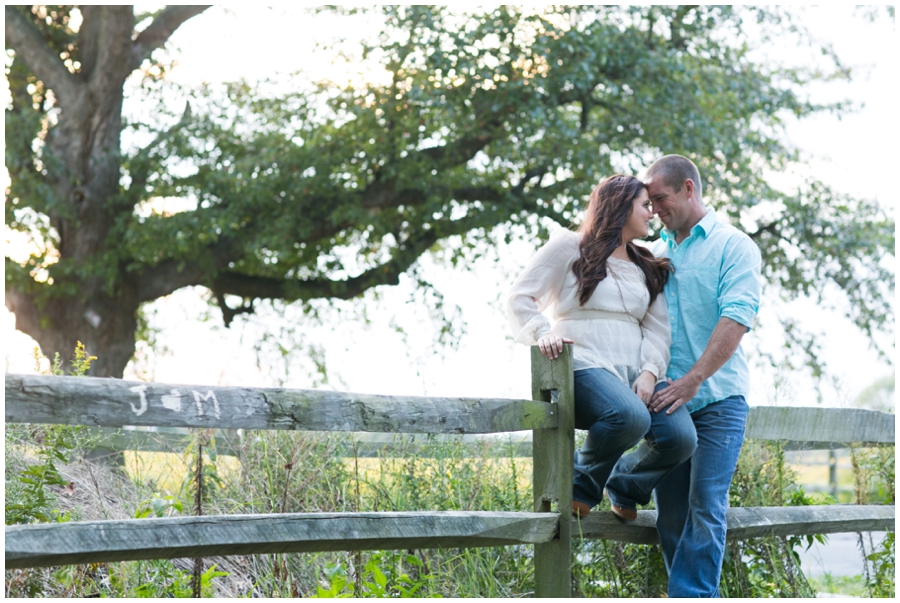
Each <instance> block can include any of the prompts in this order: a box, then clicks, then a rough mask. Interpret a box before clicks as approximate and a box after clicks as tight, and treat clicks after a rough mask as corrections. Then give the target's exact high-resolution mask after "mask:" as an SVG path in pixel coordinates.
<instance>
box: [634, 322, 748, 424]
mask: <svg viewBox="0 0 900 603" xmlns="http://www.w3.org/2000/svg"><path fill="white" fill-rule="evenodd" d="M746 332H747V327H745V326H744V325H742V324H741V323H739V322H736V321H734V320H732V319H731V318H728V317H726V316H723V317H722V318H720V319H719V322H718V323H716V328H715V329H713V333H712V336H711V337H710V338H709V343H708V344H706V349H705V350H704V351H703V355H702V356H700V359H699V360H698V361H697V363H696V364H694V366H692V367H691V370H689V371H688V372H687V374H686V375H685V376H684V377H682V378H681V379H676V380H675V381H671V380H670V381H669V386H668V387H667V388H665V389H663V390H660V391H658V392H657V393H655V394H654V395H653V398H652V399H651V400H650V404H649V405H648V406H647V408H649V409H650V410H651V411H652V412H659V411H661V410H662V409H664V408H666V407H667V406H668V407H669V410H667V411H666V414H672V413H673V412H675V409H676V408H678V407H679V406H681V405H682V404H684V403H686V402H690V401H691V400H692V399H693V397H694V396H696V395H697V390H699V389H700V386H701V385H702V384H703V382H704V381H706V380H707V379H709V378H710V377H711V376H713V374H715V372H716V371H717V370H719V369H720V368H722V365H724V364H725V363H726V362H728V359H729V358H731V357H732V356H733V355H734V353H735V352H736V351H737V349H738V346H739V345H740V344H741V338H742V337H743V336H744V333H746Z"/></svg>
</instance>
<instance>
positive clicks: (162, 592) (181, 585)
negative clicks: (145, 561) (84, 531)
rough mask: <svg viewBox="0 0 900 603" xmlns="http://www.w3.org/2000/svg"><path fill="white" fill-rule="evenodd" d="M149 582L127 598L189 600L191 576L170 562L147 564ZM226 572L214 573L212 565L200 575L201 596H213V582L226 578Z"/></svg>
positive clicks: (190, 595) (159, 561)
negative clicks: (216, 579)
mask: <svg viewBox="0 0 900 603" xmlns="http://www.w3.org/2000/svg"><path fill="white" fill-rule="evenodd" d="M149 565H150V568H151V569H150V572H149V577H150V580H148V581H147V582H145V583H144V584H141V585H140V586H138V587H137V588H135V589H134V591H133V592H131V593H129V594H128V595H127V596H131V597H136V598H139V599H155V598H158V597H175V598H181V599H189V598H191V597H192V593H193V589H192V587H191V580H192V575H191V573H190V572H186V571H184V570H180V569H177V568H175V567H173V566H172V562H171V561H166V560H154V561H150V562H149ZM227 575H228V572H220V571H216V566H215V564H213V565H212V566H210V568H209V569H207V570H206V571H204V572H203V574H202V575H201V596H203V597H211V596H213V580H214V579H215V578H219V577H224V576H227Z"/></svg>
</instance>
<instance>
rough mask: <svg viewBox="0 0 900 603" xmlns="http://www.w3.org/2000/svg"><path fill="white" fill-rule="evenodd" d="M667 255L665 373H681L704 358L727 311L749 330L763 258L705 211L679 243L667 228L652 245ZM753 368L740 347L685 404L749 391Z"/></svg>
mask: <svg viewBox="0 0 900 603" xmlns="http://www.w3.org/2000/svg"><path fill="white" fill-rule="evenodd" d="M653 252H654V253H655V254H656V255H657V256H658V257H668V258H669V259H670V260H671V262H672V265H673V266H674V267H675V272H674V273H671V274H670V275H669V281H668V283H667V284H666V287H665V295H666V302H668V305H669V322H670V323H671V325H672V359H671V360H670V361H669V368H668V370H667V371H666V376H667V377H668V378H670V379H672V380H673V381H674V380H675V379H680V378H681V377H683V376H684V375H685V374H687V372H688V371H689V370H690V369H691V367H692V366H694V364H695V363H696V362H697V360H699V359H700V356H702V355H703V352H704V350H706V344H707V343H709V338H710V336H711V335H712V332H713V329H715V328H716V324H717V323H718V322H719V319H720V318H722V317H723V316H727V317H728V318H730V319H732V320H734V321H736V322H739V323H740V324H742V325H744V326H746V327H747V330H749V329H750V328H751V327H752V326H753V319H754V318H755V317H756V313H757V312H758V311H759V298H760V288H761V280H760V278H761V274H760V270H761V264H762V260H761V257H760V253H759V248H758V247H757V246H756V243H754V242H753V241H752V240H751V239H750V237H748V236H747V235H746V234H744V233H743V232H741V231H740V230H738V229H737V228H735V227H733V226H731V225H730V224H725V223H724V222H719V221H718V220H716V214H715V212H713V211H712V210H710V211H709V212H707V214H706V215H705V216H704V217H703V219H702V220H700V222H698V223H697V224H696V225H695V226H694V227H693V228H692V229H691V234H690V235H689V236H688V237H687V238H685V239H684V240H683V241H682V242H681V243H676V242H675V233H674V232H672V231H670V230H666V229H663V230H662V233H661V238H660V240H658V241H657V242H656V244H655V245H654V247H653ZM749 390H750V372H749V370H748V368H747V358H746V356H745V355H744V350H743V349H742V348H741V347H738V350H737V352H735V353H734V355H733V356H732V357H731V358H730V359H729V360H728V361H727V362H726V363H725V364H724V365H723V366H722V368H720V369H719V370H718V371H716V373H715V374H714V375H713V376H712V377H710V378H709V379H707V380H706V381H705V382H704V383H703V384H702V385H701V386H700V389H699V391H698V392H697V395H696V396H695V397H694V399H693V400H691V401H690V402H688V403H687V404H686V406H687V409H688V411H690V412H694V411H695V410H700V409H701V408H703V407H704V406H706V405H708V404H710V403H712V402H718V401H719V400H724V399H725V398H727V397H728V396H735V395H742V396H744V397H745V398H746V397H747V395H748V393H749Z"/></svg>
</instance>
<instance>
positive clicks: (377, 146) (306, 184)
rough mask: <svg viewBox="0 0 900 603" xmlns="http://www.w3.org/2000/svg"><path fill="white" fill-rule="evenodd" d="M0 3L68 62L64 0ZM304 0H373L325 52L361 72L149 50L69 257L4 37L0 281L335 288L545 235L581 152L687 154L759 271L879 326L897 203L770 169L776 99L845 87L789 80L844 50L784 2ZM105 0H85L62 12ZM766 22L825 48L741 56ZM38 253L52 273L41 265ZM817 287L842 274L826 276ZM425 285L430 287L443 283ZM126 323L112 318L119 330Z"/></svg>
mask: <svg viewBox="0 0 900 603" xmlns="http://www.w3.org/2000/svg"><path fill="white" fill-rule="evenodd" d="M15 10H17V11H19V13H20V14H22V15H25V16H26V17H27V19H28V21H29V23H32V24H33V25H34V27H36V28H38V31H40V32H41V35H42V36H44V38H45V41H46V43H47V45H48V47H49V49H50V51H51V54H53V55H57V54H60V53H62V54H60V56H63V55H64V60H70V61H71V65H70V66H68V67H67V68H69V69H70V70H72V71H76V70H77V69H78V67H77V65H76V63H77V62H78V60H79V58H85V57H83V56H82V54H86V53H88V49H87V48H83V47H82V44H83V40H81V39H80V38H79V37H78V35H77V32H75V31H73V30H72V28H71V24H70V13H72V12H73V11H74V9H73V8H72V7H46V8H44V7H41V6H36V7H26V8H19V9H15ZM323 11H328V12H335V13H339V14H343V13H362V14H363V16H364V17H365V18H366V19H367V20H368V23H369V24H370V27H369V31H370V32H371V33H370V34H369V35H367V36H366V37H365V38H364V39H363V40H359V41H357V43H346V42H345V43H341V42H335V43H334V44H332V45H331V46H330V47H328V48H327V49H325V50H323V51H322V52H323V53H327V54H328V55H329V56H327V57H323V58H325V59H327V58H330V57H331V56H334V55H338V54H343V56H346V57H349V59H350V60H351V61H355V62H357V63H358V64H359V65H360V68H359V69H360V72H362V73H368V74H370V76H369V77H367V79H366V81H363V82H358V83H355V84H353V85H348V84H345V83H344V82H332V81H323V82H308V81H300V80H299V79H295V80H290V81H289V80H288V79H286V78H279V81H278V82H257V83H250V82H235V83H231V84H227V85H224V86H219V87H215V86H204V87H201V88H198V89H196V90H183V89H179V88H177V87H176V86H173V85H169V84H168V83H167V82H166V81H165V77H164V74H165V69H161V68H159V66H158V65H156V64H153V65H152V68H147V73H155V74H157V75H156V76H153V77H149V76H148V77H149V79H150V80H152V81H151V82H149V83H147V82H145V84H146V85H143V86H142V87H141V88H140V92H139V94H140V95H141V96H140V98H134V97H131V98H129V99H128V100H127V102H126V104H125V107H126V109H125V114H126V120H125V121H126V122H127V130H126V132H125V135H124V136H123V137H122V138H123V140H130V141H134V142H133V144H131V145H129V146H128V147H127V148H124V149H111V150H110V151H109V153H110V155H109V156H108V157H107V159H109V161H112V162H114V163H115V164H116V166H117V167H118V168H120V171H121V173H122V178H121V182H119V183H116V186H115V187H114V188H115V189H116V190H115V191H113V192H112V193H110V196H109V198H108V199H104V200H100V201H99V202H100V203H104V204H105V205H104V207H105V208H106V211H107V214H106V217H108V218H109V220H108V221H107V222H106V223H105V224H107V225H106V226H103V228H104V230H103V232H98V233H95V234H96V236H94V237H93V238H92V240H99V241H107V242H108V243H107V244H105V245H104V246H101V248H100V249H98V250H96V251H95V252H92V254H91V255H90V257H88V258H84V257H80V256H79V257H75V256H72V255H71V254H69V253H68V251H67V250H65V249H62V250H58V249H56V248H55V247H56V246H57V244H58V233H57V232H56V230H58V227H57V226H55V225H57V224H59V223H62V222H64V223H65V224H67V225H68V224H70V222H68V221H69V220H74V218H75V217H76V216H75V209H73V207H74V206H73V205H72V203H70V202H69V201H68V200H67V199H63V198H60V196H59V194H58V192H57V191H55V190H53V189H52V187H50V186H49V185H48V184H47V183H48V182H57V181H62V180H64V179H67V178H69V176H68V174H70V173H76V169H75V167H74V166H71V165H65V164H64V162H63V160H62V159H60V158H54V157H53V156H52V153H50V152H49V150H48V148H49V146H50V145H49V144H44V141H46V140H52V139H53V135H54V134H56V133H59V132H62V131H63V130H64V129H65V127H67V126H66V123H65V120H66V119H68V118H69V115H68V114H66V113H65V112H63V113H62V114H61V115H60V116H59V120H60V121H59V122H58V123H57V122H55V121H54V120H53V119H51V115H50V113H49V112H50V111H54V110H55V107H54V106H53V104H52V103H51V102H50V101H49V100H48V98H49V97H48V91H47V90H46V89H45V87H44V85H43V83H42V82H41V81H40V79H39V78H37V77H36V76H34V74H32V73H31V71H30V70H29V69H27V68H26V67H25V62H23V60H22V59H23V58H27V57H20V56H19V55H15V56H14V57H13V58H12V60H11V65H10V67H9V68H8V79H9V81H10V92H11V96H12V99H13V102H12V109H11V111H9V112H7V118H6V119H7V122H6V123H7V145H6V149H7V150H6V153H7V155H6V165H7V166H8V168H9V170H10V178H11V181H12V184H11V187H10V189H9V193H8V203H7V204H6V212H7V218H6V223H7V224H8V225H9V227H10V228H13V229H17V230H21V231H27V232H28V233H30V236H31V237H32V238H33V239H34V240H35V242H36V244H37V249H38V250H39V251H38V252H36V255H35V256H34V257H32V258H29V259H28V260H27V261H26V262H24V263H20V262H12V261H7V270H6V275H7V289H8V290H11V291H15V292H17V293H18V292H23V293H27V294H28V295H29V296H31V297H30V298H29V299H33V300H34V302H35V304H37V305H40V304H41V303H43V302H45V301H46V300H48V299H50V298H54V297H55V298H60V297H66V298H68V297H71V298H77V299H81V298H82V297H81V296H82V295H85V296H87V295H94V294H97V295H100V294H103V295H108V296H111V297H116V296H119V297H117V298H116V301H115V303H113V304H112V305H113V306H114V307H124V304H125V302H126V301H128V302H129V303H131V300H134V299H137V298H138V297H139V295H138V294H137V293H136V291H137V290H138V289H136V287H139V285H141V284H143V283H147V282H153V283H156V284H157V285H155V286H156V288H155V289H153V290H154V291H158V292H159V295H165V294H167V293H170V292H171V291H173V290H174V289H177V288H179V287H183V286H190V285H201V286H204V287H207V288H208V289H210V290H211V292H212V295H211V296H210V298H209V299H210V302H211V303H213V304H215V305H217V306H218V307H219V308H220V309H221V311H222V314H223V317H224V319H225V322H226V324H227V323H229V322H230V321H231V320H232V319H233V318H234V317H235V316H236V315H238V314H242V313H248V312H252V311H253V308H254V302H255V301H256V300H258V299H275V300H285V301H287V302H294V301H300V302H309V301H310V300H345V299H354V298H358V297H359V296H360V295H361V294H363V293H364V292H366V291H367V290H370V289H372V288H374V287H376V286H378V285H393V284H396V283H397V282H398V281H399V277H400V275H401V274H405V273H409V271H410V270H414V266H415V264H416V262H417V261H418V259H419V258H420V257H421V256H422V255H423V254H426V253H432V254H435V255H436V256H437V257H439V258H443V259H444V260H445V261H447V262H449V263H451V264H453V265H459V266H463V267H464V266H466V265H467V263H468V262H467V260H470V259H472V258H474V257H478V256H480V255H483V254H485V253H488V252H489V250H490V247H491V246H492V245H493V244H494V242H495V241H496V240H499V239H502V238H505V239H507V240H510V239H513V238H518V237H523V236H524V237H528V238H531V239H540V238H541V237H543V236H544V235H545V234H546V230H547V229H548V228H549V226H550V225H551V224H552V223H557V224H562V225H568V224H569V223H571V222H572V221H577V220H578V219H579V216H580V212H581V211H582V210H583V209H584V207H585V201H586V198H587V194H588V192H589V191H590V190H591V188H592V187H593V185H594V184H595V183H596V182H597V181H598V180H599V179H600V178H601V177H602V176H605V175H608V174H610V173H611V172H616V171H625V172H639V171H640V169H641V168H642V167H644V166H645V165H646V163H647V160H648V158H651V157H654V156H658V155H660V154H662V153H682V154H685V155H688V156H690V157H692V158H693V159H695V160H696V162H697V164H698V166H699V167H700V171H701V173H702V174H703V175H704V182H703V185H704V187H703V188H704V190H705V191H706V195H705V196H706V199H707V200H708V201H709V203H710V205H712V206H713V207H715V208H717V209H718V210H720V212H722V213H726V214H728V216H730V219H731V221H732V222H733V223H734V224H735V225H736V226H738V227H740V228H743V229H744V230H746V231H747V232H748V233H749V234H750V235H751V236H752V237H753V238H754V240H755V241H756V242H757V243H758V244H759V245H760V247H761V249H762V253H763V263H764V264H763V265H764V275H765V278H766V280H767V281H768V283H770V285H772V286H773V288H774V289H775V290H776V292H777V293H778V294H780V295H782V296H783V297H785V298H788V299H793V298H796V297H798V296H805V295H811V296H813V297H816V298H819V299H820V300H822V301H823V303H827V302H829V301H830V302H833V303H835V304H841V306H842V307H845V308H847V312H848V314H849V316H850V318H852V319H853V320H854V321H855V323H856V324H857V326H858V327H859V328H860V329H861V330H862V331H863V332H865V333H866V334H867V335H869V336H870V337H872V336H873V335H874V334H875V333H876V332H877V331H883V330H890V329H891V328H892V326H893V312H892V308H891V301H892V299H893V288H894V275H893V268H892V265H891V261H890V258H891V257H892V254H893V249H894V223H893V218H892V217H891V216H889V215H888V213H887V212H886V210H885V209H884V208H882V207H879V206H878V205H876V204H875V203H873V202H871V201H868V200H864V199H856V198H852V197H848V196H846V195H842V194H840V193H838V192H836V191H833V190H831V189H829V188H828V187H826V186H824V185H823V184H821V183H819V182H816V181H809V182H805V183H803V184H801V185H799V186H798V187H797V188H796V189H794V190H781V189H778V188H776V187H774V186H773V185H772V184H771V183H770V181H769V179H768V177H767V176H768V174H769V173H770V172H773V171H774V172H779V173H784V172H789V171H791V169H792V167H794V166H796V165H800V164H802V163H803V162H804V160H805V157H804V156H803V154H802V153H800V152H799V151H798V150H797V149H795V148H793V147H792V145H791V144H790V143H789V141H787V140H785V135H784V123H785V121H786V119H787V118H788V117H790V116H793V117H799V118H804V117H809V116H812V115H815V114H817V113H822V112H837V113H841V112H844V111H846V110H847V109H848V107H847V106H846V105H844V104H842V103H829V104H822V103H817V102H815V101H813V100H811V99H810V98H808V95H807V91H808V90H809V86H810V85H812V84H815V83H819V82H826V81H828V80H831V79H835V78H847V77H849V72H848V71H847V70H845V69H844V68H843V66H842V65H841V64H840V62H839V61H838V59H837V58H836V57H835V56H834V55H833V53H831V51H830V49H829V48H828V47H827V45H821V44H819V43H818V42H816V41H815V40H814V39H813V38H812V36H810V35H808V34H807V33H806V32H805V31H804V29H803V27H802V26H801V25H800V24H799V19H798V18H797V17H796V15H794V14H793V13H792V12H790V10H789V9H780V8H771V7H764V8H760V7H731V6H712V5H692V6H649V5H646V6H597V5H577V6H550V7H544V8H542V9H535V8H533V7H520V6H497V7H492V8H488V9H479V10H476V11H462V10H459V9H456V8H453V7H448V6H421V5H416V6H397V5H384V6H377V7H371V8H356V9H352V10H348V9H343V8H340V7H329V8H325V9H320V11H319V12H323ZM151 16H152V15H151ZM144 17H148V18H149V16H141V19H143V18H144ZM100 18H102V17H101V16H100V13H93V14H92V15H91V16H90V18H89V17H88V15H87V14H86V13H85V21H84V23H83V25H82V27H87V26H88V24H89V23H90V24H93V23H94V22H93V19H100ZM199 18H201V19H202V18H203V17H199ZM347 18H350V15H347ZM308 19H309V20H310V21H311V22H313V23H314V22H315V19H316V16H315V15H314V14H313V15H309V16H308ZM97 26H98V27H99V25H97ZM751 32H759V33H758V34H757V33H751ZM85 37H86V38H87V37H89V36H85ZM773 38H790V39H792V40H794V41H796V43H797V45H798V46H799V47H809V48H810V49H813V50H814V49H821V51H822V52H821V54H820V59H819V60H818V61H817V63H815V64H809V65H806V64H804V65H782V64H780V63H778V62H774V61H773V62H764V61H762V60H760V59H758V58H757V57H758V56H761V55H760V54H759V53H756V52H755V51H756V50H757V49H759V48H760V47H763V46H765V45H766V44H767V41H768V40H771V39H773ZM67 65H68V63H67ZM154 77H155V78H156V79H155V80H154V79H153V78H154ZM187 100H189V104H188V110H182V107H184V106H185V101H187ZM148 101H149V102H148ZM154 101H155V102H158V105H157V106H154V107H152V108H147V107H148V105H149V104H152V103H153V102H154ZM173 107H177V110H176V109H173ZM115 110H116V111H118V107H116V108H115ZM97 160H98V161H99V160H100V159H97ZM115 173H116V174H118V173H119V171H115ZM159 198H170V199H176V200H179V203H180V204H181V206H180V209H179V210H178V211H159V210H158V209H157V208H154V206H153V205H152V204H151V203H150V201H151V200H152V199H159ZM51 224H53V225H54V226H53V227H51ZM71 224H72V228H78V229H86V228H99V227H100V226H99V222H94V223H83V224H82V223H79V224H75V222H74V221H73V222H71ZM57 257H58V261H56V260H57ZM172 271H174V272H177V273H178V275H179V277H178V279H172V278H171V274H172V273H173V272H172ZM44 272H46V276H47V277H48V278H47V280H46V281H44V280H37V279H36V275H37V274H38V273H41V274H43V273H44ZM51 282H52V284H50V283H51ZM159 283H164V284H159ZM167 287H168V288H167ZM88 289H90V291H88ZM833 290H836V291H839V292H841V293H840V294H839V296H838V298H828V299H823V298H824V296H825V295H826V292H829V293H828V294H829V295H830V292H831V291H833ZM140 291H141V292H143V291H145V289H144V288H140ZM142 294H143V293H142ZM425 299H426V300H427V301H426V303H430V304H433V305H434V306H435V307H437V306H438V305H439V304H440V296H439V295H437V296H425ZM144 301H147V300H144ZM307 307H308V306H304V308H307ZM127 310H128V315H129V316H131V315H133V314H134V312H136V311H137V308H136V307H135V308H133V309H132V308H130V307H129V308H128V309H127ZM132 310H133V311H132ZM783 326H784V328H785V337H786V339H787V341H788V343H789V344H790V346H792V347H793V348H794V349H796V350H798V351H801V352H803V353H804V354H805V356H806V358H807V359H808V361H809V362H811V363H813V364H814V365H815V363H816V362H817V360H816V358H817V355H816V347H815V340H814V339H811V338H810V337H809V334H807V333H803V332H801V331H800V330H799V328H798V327H796V325H794V324H793V323H791V322H785V324H784V325H783ZM58 328H60V329H63V330H64V329H65V328H66V327H65V326H59V327H58ZM136 328H137V327H135V329H136ZM135 329H133V330H132V332H129V333H124V334H118V335H117V336H116V337H117V338H119V339H123V338H131V339H133V338H134V337H135V335H136V333H135V332H134V330H135ZM457 335H458V332H457V331H453V330H450V331H446V330H442V332H441V337H444V338H445V339H452V338H453V337H456V336H457ZM120 343H121V341H120ZM128 343H130V341H129V342H128ZM101 353H102V350H101ZM815 370H816V371H819V370H821V367H819V366H818V365H815Z"/></svg>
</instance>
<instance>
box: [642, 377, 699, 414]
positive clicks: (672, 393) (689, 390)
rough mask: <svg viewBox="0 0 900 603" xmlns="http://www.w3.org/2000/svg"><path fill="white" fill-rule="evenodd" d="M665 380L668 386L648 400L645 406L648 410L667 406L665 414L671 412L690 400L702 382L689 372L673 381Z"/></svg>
mask: <svg viewBox="0 0 900 603" xmlns="http://www.w3.org/2000/svg"><path fill="white" fill-rule="evenodd" d="M667 381H668V382H669V386H668V387H667V388H665V389H662V390H660V391H658V392H656V393H655V394H654V395H653V398H652V399H651V400H650V404H649V405H648V406H647V408H649V409H650V412H659V411H661V410H662V409H664V408H666V407H669V410H667V411H666V414H667V415H670V414H672V413H673V412H675V410H676V409H677V408H678V407H679V406H681V405H682V404H685V403H687V402H690V401H691V400H692V399H693V398H694V396H696V395H697V390H699V389H700V385H701V384H702V383H703V380H702V379H700V380H698V379H696V378H694V377H692V376H691V374H690V373H688V374H687V375H685V376H684V377H682V378H681V379H676V380H675V381H672V380H671V379H667Z"/></svg>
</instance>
